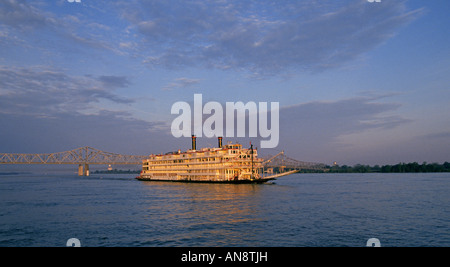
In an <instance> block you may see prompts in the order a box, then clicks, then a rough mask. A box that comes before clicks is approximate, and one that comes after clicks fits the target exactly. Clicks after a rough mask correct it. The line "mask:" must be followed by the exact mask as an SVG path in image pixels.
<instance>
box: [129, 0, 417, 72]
mask: <svg viewBox="0 0 450 267" xmlns="http://www.w3.org/2000/svg"><path fill="white" fill-rule="evenodd" d="M132 3H133V4H130V5H131V6H129V7H128V8H124V13H126V14H124V17H125V18H127V19H128V20H129V21H130V22H131V23H132V25H134V28H135V29H136V30H137V31H138V32H139V33H140V34H141V35H142V36H143V37H144V38H145V39H146V42H144V45H145V46H144V47H143V48H142V50H143V51H146V52H147V53H148V56H147V58H146V60H145V62H146V63H148V64H150V65H162V66H165V67H168V68H177V67H178V68H181V67H186V66H207V67H214V68H218V69H230V68H232V69H236V70H239V69H246V70H249V71H252V72H260V73H262V74H274V73H279V72H281V71H284V70H305V69H307V70H310V71H320V70H324V69H328V68H335V67H339V66H341V65H343V64H345V63H346V62H349V61H351V60H354V59H355V58H357V57H359V56H361V55H362V54H364V53H365V52H367V51H370V50H371V49H373V48H374V47H376V46H378V45H380V44H382V43H383V42H384V41H386V40H388V39H389V38H390V37H392V36H393V35H394V34H395V32H396V30H397V29H398V28H399V27H401V26H403V25H405V24H407V23H409V22H410V21H412V20H414V19H415V18H416V17H417V16H418V14H420V13H421V10H420V9H418V10H413V11H409V10H407V9H406V7H405V4H404V2H403V1H383V2H382V3H378V4H377V5H374V4H370V3H368V2H367V1H362V0H361V1H343V2H340V3H341V4H340V5H338V4H336V3H335V1H321V4H319V3H317V2H316V1H306V2H304V1H295V2H289V3H283V4H277V3H273V1H170V2H168V1H145V2H142V1H134V2H132ZM136 6H138V7H136ZM136 9H138V10H139V11H136ZM148 44H150V45H148Z"/></svg>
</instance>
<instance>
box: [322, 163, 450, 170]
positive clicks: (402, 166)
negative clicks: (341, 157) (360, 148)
mask: <svg viewBox="0 0 450 267" xmlns="http://www.w3.org/2000/svg"><path fill="white" fill-rule="evenodd" d="M329 172H335V173H366V172H384V173H387V172H398V173H403V172H450V163H449V162H445V163H444V164H439V163H430V164H428V163H426V162H423V163H422V164H419V163H417V162H412V163H398V164H395V165H383V166H381V167H380V166H379V165H375V166H373V167H372V166H369V165H361V164H356V165H354V166H353V167H351V166H347V165H342V166H338V165H333V166H332V167H329Z"/></svg>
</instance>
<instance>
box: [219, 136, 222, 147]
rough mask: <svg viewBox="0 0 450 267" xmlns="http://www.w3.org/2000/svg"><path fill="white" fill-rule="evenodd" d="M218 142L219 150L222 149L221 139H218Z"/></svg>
mask: <svg viewBox="0 0 450 267" xmlns="http://www.w3.org/2000/svg"><path fill="white" fill-rule="evenodd" d="M218 140H219V148H222V137H219V138H218Z"/></svg>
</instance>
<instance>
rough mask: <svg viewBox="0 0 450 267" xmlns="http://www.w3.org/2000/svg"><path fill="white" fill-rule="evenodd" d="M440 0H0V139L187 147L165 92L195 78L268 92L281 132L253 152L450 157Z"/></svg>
mask: <svg viewBox="0 0 450 267" xmlns="http://www.w3.org/2000/svg"><path fill="white" fill-rule="evenodd" d="M449 11H450V2H449V1H447V0H431V1H425V0H409V1H407V0H405V1H397V0H395V1H394V0H382V2H381V3H369V2H368V1H366V0H347V1H331V0H329V1H327V0H323V1H316V0H305V1H298V0H286V1H266V0H259V1H247V0H239V1H237V0H236V1H226V0H221V1H217V0H216V1H212V0H211V1H205V0H202V1H199V0H191V1H186V0H183V1H181V0H180V1H178V0H168V1H144V0H142V1H141V0H131V1H102V0H82V1H81V3H69V2H68V1H66V0H58V1H42V0H37V1H19V0H1V1H0V125H1V126H0V127H1V128H0V151H1V152H17V153H48V152H58V151H65V150H71V149H73V148H76V147H81V146H86V145H89V146H92V147H96V148H98V149H102V150H105V151H110V152H117V153H128V154H150V153H161V152H166V151H173V150H178V149H183V150H184V149H188V148H189V146H190V140H189V139H187V138H179V139H177V138H174V137H173V136H172V135H171V133H170V124H171V122H172V120H173V119H174V116H173V115H171V114H170V108H171V106H172V105H173V104H174V103H175V102H177V101H186V102H189V103H192V102H193V98H194V94H196V93H201V94H203V101H204V102H206V101H218V102H221V103H225V102H227V101H232V102H237V101H243V102H248V101H255V102H259V101H262V102H275V101H276V102H279V103H280V107H281V109H280V143H279V146H278V147H277V148H276V149H275V150H267V151H261V152H262V153H266V154H273V153H277V150H285V151H286V153H287V155H289V156H291V157H294V158H297V159H299V160H305V161H315V162H324V163H328V164H330V163H331V162H333V161H337V162H338V163H340V164H351V165H353V164H356V163H363V164H387V163H394V164H395V163H398V162H412V161H417V162H420V163H421V162H423V161H427V162H444V161H450V108H449V106H450V105H449V104H450V90H449V89H450V88H449V85H450V75H449V74H450V45H449V44H450V42H449V38H450V34H449V29H450V20H449V19H448V14H449ZM226 141H240V142H241V143H243V144H244V143H247V142H248V141H249V140H248V139H239V138H233V139H232V140H226ZM209 144H211V145H215V144H216V140H213V139H206V138H201V139H199V145H200V146H207V145H209Z"/></svg>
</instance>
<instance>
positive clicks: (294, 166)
mask: <svg viewBox="0 0 450 267" xmlns="http://www.w3.org/2000/svg"><path fill="white" fill-rule="evenodd" d="M262 165H263V167H264V173H265V174H268V175H270V176H272V177H280V176H285V175H290V174H292V173H295V172H300V171H325V170H326V165H325V164H323V163H317V162H307V161H300V160H296V159H293V158H290V157H288V156H286V155H285V153H284V151H281V152H280V153H278V154H276V155H275V156H269V157H266V159H265V160H264V161H263V163H262Z"/></svg>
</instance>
